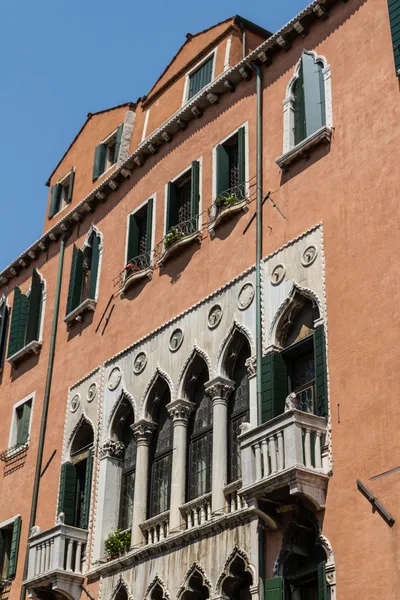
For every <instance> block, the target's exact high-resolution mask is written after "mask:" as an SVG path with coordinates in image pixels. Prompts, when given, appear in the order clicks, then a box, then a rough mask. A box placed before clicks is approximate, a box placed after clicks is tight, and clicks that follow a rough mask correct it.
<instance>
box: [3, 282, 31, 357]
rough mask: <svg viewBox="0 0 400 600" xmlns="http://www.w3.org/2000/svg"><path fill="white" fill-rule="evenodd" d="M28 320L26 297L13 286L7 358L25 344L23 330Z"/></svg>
mask: <svg viewBox="0 0 400 600" xmlns="http://www.w3.org/2000/svg"><path fill="white" fill-rule="evenodd" d="M27 320H28V298H27V297H26V296H25V294H22V293H21V290H20V289H19V287H15V288H14V302H13V307H12V318H11V328H10V342H9V344H8V355H7V356H8V358H10V356H12V355H13V354H15V353H16V352H18V350H21V348H23V347H24V344H25V330H26V323H27Z"/></svg>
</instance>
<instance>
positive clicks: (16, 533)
mask: <svg viewBox="0 0 400 600" xmlns="http://www.w3.org/2000/svg"><path fill="white" fill-rule="evenodd" d="M20 536H21V517H17V518H16V519H15V521H14V524H13V532H12V538H11V548H10V562H9V563H8V573H7V577H8V578H9V579H12V578H13V577H15V574H16V572H17V560H18V550H19V538H20Z"/></svg>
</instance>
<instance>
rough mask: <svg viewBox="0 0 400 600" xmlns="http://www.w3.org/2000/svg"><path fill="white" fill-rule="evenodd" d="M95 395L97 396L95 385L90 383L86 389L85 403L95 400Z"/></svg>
mask: <svg viewBox="0 0 400 600" xmlns="http://www.w3.org/2000/svg"><path fill="white" fill-rule="evenodd" d="M96 395H97V385H96V384H95V383H92V384H91V385H90V386H89V389H88V394H87V401H88V402H93V400H94V399H95V398H96Z"/></svg>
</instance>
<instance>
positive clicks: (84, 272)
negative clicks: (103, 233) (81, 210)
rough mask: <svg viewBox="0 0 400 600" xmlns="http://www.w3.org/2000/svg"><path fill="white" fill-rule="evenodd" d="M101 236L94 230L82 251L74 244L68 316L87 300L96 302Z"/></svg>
mask: <svg viewBox="0 0 400 600" xmlns="http://www.w3.org/2000/svg"><path fill="white" fill-rule="evenodd" d="M100 245H101V242H100V235H99V234H98V233H96V231H94V230H92V231H91V232H90V233H89V236H88V238H87V240H86V241H85V244H84V245H83V247H82V249H79V248H77V246H76V245H75V244H74V249H73V253H72V262H71V274H70V279H69V289H68V300H67V316H68V315H69V314H70V313H72V312H73V311H75V310H76V309H77V308H78V307H79V306H80V305H81V304H82V303H83V302H84V301H85V300H88V299H91V300H96V297H97V280H98V271H99V258H100Z"/></svg>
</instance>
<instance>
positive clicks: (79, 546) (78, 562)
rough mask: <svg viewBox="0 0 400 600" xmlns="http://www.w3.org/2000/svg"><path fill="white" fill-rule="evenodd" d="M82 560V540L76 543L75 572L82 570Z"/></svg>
mask: <svg viewBox="0 0 400 600" xmlns="http://www.w3.org/2000/svg"><path fill="white" fill-rule="evenodd" d="M81 561H82V542H78V543H77V544H76V554H75V569H74V571H75V573H80V572H81Z"/></svg>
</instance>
